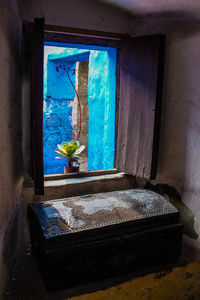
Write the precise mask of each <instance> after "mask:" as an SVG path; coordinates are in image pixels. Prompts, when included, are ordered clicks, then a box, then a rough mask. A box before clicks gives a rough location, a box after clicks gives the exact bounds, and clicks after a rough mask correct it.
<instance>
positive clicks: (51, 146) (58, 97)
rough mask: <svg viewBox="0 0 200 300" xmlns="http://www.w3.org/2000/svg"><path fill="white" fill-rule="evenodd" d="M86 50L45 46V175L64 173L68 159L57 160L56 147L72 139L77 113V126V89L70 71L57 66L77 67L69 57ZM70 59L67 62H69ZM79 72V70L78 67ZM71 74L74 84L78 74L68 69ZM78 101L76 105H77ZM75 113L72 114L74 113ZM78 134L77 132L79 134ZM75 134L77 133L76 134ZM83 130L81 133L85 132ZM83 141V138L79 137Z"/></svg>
mask: <svg viewBox="0 0 200 300" xmlns="http://www.w3.org/2000/svg"><path fill="white" fill-rule="evenodd" d="M83 52H87V50H84V49H76V48H71V49H70V48H68V49H65V48H60V50H59V48H58V47H45V59H44V70H45V71H44V112H43V124H44V125H43V150H44V174H61V173H63V172H64V166H66V165H67V160H66V159H56V156H59V155H58V154H56V152H55V150H56V148H57V144H60V143H61V142H63V141H68V142H69V141H71V140H72V138H73V133H74V132H73V126H75V125H74V121H75V120H74V118H73V116H74V114H75V115H76V122H75V124H76V127H77V103H76V102H77V101H75V91H74V89H73V87H72V85H71V83H70V81H69V79H68V76H67V73H66V72H65V71H64V70H62V69H59V72H57V71H56V66H57V65H63V64H64V65H65V66H66V68H68V67H69V68H70V69H71V70H74V69H76V63H75V62H71V61H70V58H71V57H74V55H75V54H80V53H83ZM66 60H68V61H66ZM77 72H78V70H77ZM69 76H70V78H71V80H72V82H73V84H74V86H75V73H73V71H70V72H69ZM74 104H75V105H74ZM72 113H73V116H72ZM76 134H77V133H76ZM76 134H75V136H76ZM83 134H84V132H82V135H83ZM80 142H81V143H82V140H80Z"/></svg>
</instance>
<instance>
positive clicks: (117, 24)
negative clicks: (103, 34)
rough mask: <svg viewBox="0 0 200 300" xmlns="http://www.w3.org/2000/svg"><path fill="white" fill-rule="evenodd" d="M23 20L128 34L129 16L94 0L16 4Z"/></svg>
mask: <svg viewBox="0 0 200 300" xmlns="http://www.w3.org/2000/svg"><path fill="white" fill-rule="evenodd" d="M19 3H20V8H21V14H22V18H23V20H33V18H34V17H45V22H46V24H54V25H60V26H70V27H75V28H86V29H93V30H104V31H112V32H124V33H127V32H128V30H129V29H130V21H131V16H130V15H129V14H128V13H127V12H125V11H123V10H122V9H119V8H116V7H113V6H111V5H107V4H104V3H101V1H94V0H67V1H66V0H58V1H55V0H29V1H27V0H19Z"/></svg>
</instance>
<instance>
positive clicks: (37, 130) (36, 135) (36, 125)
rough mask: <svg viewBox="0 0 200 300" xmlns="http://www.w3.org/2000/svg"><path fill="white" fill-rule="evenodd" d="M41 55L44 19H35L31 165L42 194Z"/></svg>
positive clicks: (37, 191) (42, 53) (36, 190)
mask: <svg viewBox="0 0 200 300" xmlns="http://www.w3.org/2000/svg"><path fill="white" fill-rule="evenodd" d="M43 56H44V19H35V21H34V26H33V56H32V80H31V106H32V167H33V179H34V182H35V193H36V194H39V195H43V194H44V176H43V174H44V170H43Z"/></svg>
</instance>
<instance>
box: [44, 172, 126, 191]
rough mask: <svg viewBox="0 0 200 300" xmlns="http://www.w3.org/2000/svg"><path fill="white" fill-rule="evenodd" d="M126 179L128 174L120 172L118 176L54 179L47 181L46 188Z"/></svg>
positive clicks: (105, 175)
mask: <svg viewBox="0 0 200 300" xmlns="http://www.w3.org/2000/svg"><path fill="white" fill-rule="evenodd" d="M124 177H126V174H125V173H123V172H119V173H116V174H104V175H103V174H102V175H97V176H95V175H92V176H90V175H89V174H88V176H85V177H79V178H74V177H73V178H64V179H57V180H56V179H54V180H52V179H51V180H47V179H46V180H45V182H44V187H57V186H63V185H65V186H66V185H72V184H80V183H86V182H92V181H104V180H111V179H120V178H121V179H122V178H124Z"/></svg>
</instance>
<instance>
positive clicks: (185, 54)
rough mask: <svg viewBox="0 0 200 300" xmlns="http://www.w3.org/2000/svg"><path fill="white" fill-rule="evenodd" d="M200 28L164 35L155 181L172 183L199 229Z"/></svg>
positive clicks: (199, 231) (197, 229)
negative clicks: (163, 70) (157, 160)
mask: <svg viewBox="0 0 200 300" xmlns="http://www.w3.org/2000/svg"><path fill="white" fill-rule="evenodd" d="M199 49H200V31H187V32H185V33H183V32H182V33H181V32H176V33H171V34H169V35H168V36H167V45H166V64H165V85H164V104H163V116H162V129H161V144H160V156H159V170H158V181H159V182H162V183H168V184H170V185H172V186H175V187H176V188H177V189H178V190H179V192H180V193H181V195H182V200H183V202H184V203H185V204H186V205H187V206H188V207H189V208H190V209H191V210H192V212H193V213H194V215H195V229H196V231H197V232H198V233H200V82H199V81H200V54H199V53H200V51H199Z"/></svg>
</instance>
